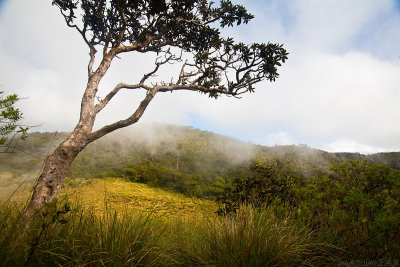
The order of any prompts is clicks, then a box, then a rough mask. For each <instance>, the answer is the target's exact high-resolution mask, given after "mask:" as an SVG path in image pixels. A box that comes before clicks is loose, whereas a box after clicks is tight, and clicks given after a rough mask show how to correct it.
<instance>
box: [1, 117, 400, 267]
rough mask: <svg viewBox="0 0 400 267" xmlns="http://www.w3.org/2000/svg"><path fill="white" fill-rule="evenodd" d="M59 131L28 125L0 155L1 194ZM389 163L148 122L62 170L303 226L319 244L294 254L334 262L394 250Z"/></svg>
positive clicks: (397, 246)
mask: <svg viewBox="0 0 400 267" xmlns="http://www.w3.org/2000/svg"><path fill="white" fill-rule="evenodd" d="M66 135H67V133H32V134H30V135H29V137H28V139H27V140H26V141H25V142H24V143H23V146H21V147H20V148H19V149H18V150H16V151H15V153H13V154H8V155H4V154H3V155H0V177H1V179H0V183H1V188H2V191H1V193H2V198H3V199H4V198H5V197H7V194H10V192H12V190H15V189H16V188H18V187H19V186H20V184H21V183H26V184H32V183H33V181H34V180H35V177H37V174H38V172H39V171H40V168H41V166H42V163H43V159H44V158H45V157H46V155H47V154H48V153H49V152H50V151H51V150H52V149H54V147H55V146H56V145H57V144H58V143H59V142H60V141H61V140H62V139H63V138H65V136H66ZM399 162H400V161H399V153H398V152H393V153H379V154H372V155H362V154H357V153H328V152H324V151H321V150H317V149H312V148H309V147H307V146H295V145H293V146H275V147H264V146H259V145H254V144H250V143H245V142H240V141H238V140H235V139H232V138H229V137H225V136H221V135H218V134H215V133H210V132H205V131H200V130H197V129H193V128H191V127H182V126H175V125H161V124H155V125H141V126H140V127H135V128H132V129H128V130H125V131H120V132H117V133H114V134H112V135H110V136H107V137H105V138H103V139H101V140H99V141H96V142H94V143H92V144H90V145H89V146H88V147H87V149H85V150H84V151H83V152H82V153H81V154H80V155H79V156H78V157H77V158H76V160H75V161H74V163H73V164H72V167H71V169H70V170H69V173H68V177H69V178H70V179H77V178H79V179H83V180H87V181H90V179H94V178H96V179H110V178H118V179H123V180H125V181H129V182H134V183H142V184H146V185H148V186H150V187H154V188H162V189H164V190H167V191H170V192H178V193H182V194H184V195H186V196H187V197H197V198H203V199H205V198H206V199H209V200H214V201H216V202H217V204H218V209H216V210H215V211H214V213H216V214H218V215H220V216H221V217H224V218H231V216H239V217H238V218H237V219H235V220H239V222H240V216H241V215H240V214H241V213H242V212H248V211H246V209H247V208H244V211H242V209H243V207H244V206H243V205H245V206H246V207H251V211H250V212H251V213H253V212H255V214H259V215H251V216H256V217H254V218H264V217H263V216H267V217H268V218H274V220H275V222H290V223H293V225H296V227H300V228H299V229H308V230H307V231H306V232H305V233H307V236H308V237H307V238H310V240H312V242H314V243H313V244H314V245H315V242H316V243H318V244H321V246H322V244H324V245H323V250H324V252H322V251H321V250H318V249H316V248H315V247H314V248H313V249H311V250H310V251H309V252H307V253H305V254H304V255H305V257H306V259H303V258H302V260H304V261H306V260H307V261H308V260H311V262H312V261H314V260H317V259H318V261H320V263H321V262H323V263H327V262H332V261H333V262H336V263H337V261H338V260H342V261H344V260H347V261H349V260H355V259H359V258H362V259H371V260H376V259H382V258H386V259H397V258H399V257H400V254H399V251H400V242H398V241H399V240H400V224H399V222H400V208H399V207H400V203H399V202H398V201H399V199H400V171H399V170H398V164H399ZM383 163H387V164H383ZM66 213H67V212H66ZM57 214H58V213H57ZM267 214H268V215H267ZM210 215H211V214H210ZM246 216H247V215H246ZM249 216H250V215H249ZM257 216H261V217H257ZM271 216H272V217H271ZM267 217H265V218H267ZM235 218H236V217H235ZM251 218H253V217H251ZM263 220H264V219H263ZM255 222H256V221H252V223H255ZM236 223H237V222H236V221H235V224H236ZM246 223H249V222H246ZM263 223H267V222H266V221H263ZM238 227H239V226H238ZM252 227H253V226H252ZM254 227H255V226H254ZM287 229H289V228H287ZM290 229H291V228H290ZM296 229H298V228H296ZM249 231H250V230H249ZM251 231H253V230H251ZM282 231H283V230H282ZM285 231H286V230H285ZM290 231H292V230H290ZM308 231H309V232H308ZM300 233H302V232H300ZM283 234H284V233H283ZM298 238H301V237H298ZM252 242H253V241H252ZM313 253H317V254H318V255H317V256H315V255H314V254H313ZM304 255H303V256H304ZM313 255H314V256H315V257H316V258H313V257H314V256H313ZM310 257H311V258H310ZM322 258H323V260H322Z"/></svg>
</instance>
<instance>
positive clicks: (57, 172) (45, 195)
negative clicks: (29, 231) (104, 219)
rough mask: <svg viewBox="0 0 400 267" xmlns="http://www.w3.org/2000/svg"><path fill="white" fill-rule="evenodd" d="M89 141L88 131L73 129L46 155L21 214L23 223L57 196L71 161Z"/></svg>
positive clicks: (27, 221)
mask: <svg viewBox="0 0 400 267" xmlns="http://www.w3.org/2000/svg"><path fill="white" fill-rule="evenodd" d="M77 128H78V127H77ZM90 142H91V141H90V140H89V139H88V133H85V132H83V131H82V130H81V131H79V130H77V129H75V130H74V131H73V132H72V133H71V134H70V135H69V136H68V137H67V138H66V139H65V140H64V141H63V142H62V143H61V144H60V145H59V146H58V147H57V148H56V149H55V150H54V151H53V153H52V154H50V155H49V156H48V157H47V159H46V161H45V166H44V169H43V172H42V173H41V175H40V176H39V179H38V181H37V184H36V186H35V188H34V191H33V195H32V198H31V200H30V203H29V205H28V206H27V208H26V210H25V212H24V214H23V215H22V221H23V222H24V223H29V221H30V220H31V219H32V217H33V216H34V215H35V212H39V211H41V210H42V209H43V208H46V206H47V205H48V204H50V203H51V202H52V200H53V199H54V198H55V197H57V196H58V194H59V192H60V190H61V186H62V184H63V182H64V179H65V175H66V173H67V171H68V169H69V168H70V166H71V164H72V161H73V160H74V159H75V158H76V156H77V155H78V154H79V152H81V151H82V150H83V149H84V148H85V147H86V146H87V145H88V144H89V143H90Z"/></svg>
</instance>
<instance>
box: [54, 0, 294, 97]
mask: <svg viewBox="0 0 400 267" xmlns="http://www.w3.org/2000/svg"><path fill="white" fill-rule="evenodd" d="M53 5H56V6H58V7H59V8H60V10H61V13H62V15H63V16H64V18H65V21H66V23H67V25H68V26H69V27H71V28H74V29H76V30H78V32H79V33H80V34H81V36H82V37H83V39H84V41H85V42H86V44H87V45H88V46H89V48H90V50H91V54H92V55H93V56H94V54H95V53H96V51H97V49H96V48H95V47H98V46H100V47H101V48H102V49H103V51H104V55H106V54H107V53H108V55H112V57H114V56H115V55H117V54H119V53H125V52H131V51H137V52H140V53H147V52H156V53H157V55H165V60H164V61H157V62H156V66H157V67H156V69H155V71H154V72H153V73H150V74H147V75H145V76H144V79H143V80H142V82H141V83H143V82H144V81H145V80H146V79H147V78H149V77H150V76H152V74H154V73H155V72H156V71H157V70H158V68H159V67H160V66H161V65H163V64H165V63H167V62H168V63H173V62H175V63H177V62H180V61H182V53H186V54H188V55H189V57H190V58H191V59H189V60H187V61H186V63H184V64H183V66H182V71H181V74H179V76H178V79H177V81H175V82H173V81H172V80H171V81H168V82H162V83H161V84H162V86H161V88H160V89H159V91H160V92H166V91H171V90H181V89H184V90H195V91H199V92H202V93H205V94H208V95H209V96H210V97H214V98H217V97H218V96H220V95H222V94H226V95H233V96H237V95H240V94H243V93H246V92H253V91H254V87H253V86H254V84H256V83H258V82H260V81H262V80H265V79H267V80H269V81H275V79H276V78H277V77H278V76H279V74H278V69H277V67H278V66H281V64H282V63H284V62H285V61H286V60H287V58H288V53H287V52H286V50H285V49H284V48H283V46H282V45H280V44H273V43H266V44H265V43H261V44H258V43H253V44H244V43H235V42H234V40H233V38H230V37H228V38H225V37H223V36H222V35H221V33H220V30H219V29H218V26H217V25H218V24H219V26H220V27H221V28H224V27H233V26H238V25H240V24H242V23H243V24H247V23H248V22H249V21H250V20H251V19H253V18H254V16H253V15H251V14H250V13H248V12H247V10H246V8H245V7H243V6H241V5H234V4H232V2H231V1H229V0H222V1H220V3H219V5H217V4H216V3H215V2H212V1H210V2H209V1H206V0H162V1H159V0H157V1H156V0H140V1H121V0H119V1H106V0H101V1H97V0H96V1H95V0H85V1H83V0H82V1H78V0H53ZM79 15H81V16H79ZM80 20H81V21H80ZM141 86H142V87H143V84H142V85H141ZM163 86H164V87H163ZM169 86H173V87H174V88H171V87H169Z"/></svg>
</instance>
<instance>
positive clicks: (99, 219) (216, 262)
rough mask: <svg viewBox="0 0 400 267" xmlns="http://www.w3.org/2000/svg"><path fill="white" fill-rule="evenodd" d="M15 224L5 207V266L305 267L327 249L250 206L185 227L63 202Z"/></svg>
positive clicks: (0, 216) (1, 256)
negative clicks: (25, 226)
mask: <svg viewBox="0 0 400 267" xmlns="http://www.w3.org/2000/svg"><path fill="white" fill-rule="evenodd" d="M105 204H107V202H105ZM106 207H107V205H106ZM17 220H18V212H17V209H16V207H12V206H3V208H2V209H1V213H0V222H1V225H2V228H1V229H0V231H1V235H0V236H1V237H2V238H1V240H0V260H1V262H2V264H3V265H5V266H56V265H62V266H82V265H90V266H104V265H106V266H249V265H250V266H282V265H285V266H299V265H302V266H304V265H311V264H321V263H325V262H326V260H327V259H326V256H327V255H328V252H327V250H329V249H330V248H329V246H326V245H324V244H319V243H316V242H315V241H314V240H313V238H312V235H311V231H309V230H307V229H305V228H298V227H297V226H296V225H294V224H293V223H292V222H291V221H290V222H288V221H285V220H280V219H278V218H274V217H272V216H270V214H268V213H265V212H261V213H260V212H257V211H255V210H252V209H250V208H248V207H244V208H242V209H241V212H239V213H238V214H237V215H234V216H229V217H224V218H216V219H213V220H211V219H205V218H203V219H200V220H197V221H190V222H188V221H185V220H179V219H175V220H169V221H168V220H167V221H166V220H161V219H160V218H158V217H154V216H152V215H151V214H146V213H139V212H132V211H128V210H114V209H112V208H106V209H104V210H103V211H102V212H98V211H95V210H94V209H90V208H82V207H79V206H75V205H71V204H70V203H69V202H66V201H65V200H64V201H61V202H60V203H56V202H53V203H52V205H51V207H50V209H49V210H48V212H46V213H44V214H38V216H36V217H35V220H34V221H33V223H32V226H31V228H29V229H28V230H26V231H21V229H17V226H16V225H17V224H16V222H17Z"/></svg>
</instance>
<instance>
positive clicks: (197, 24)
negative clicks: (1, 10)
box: [25, 0, 288, 218]
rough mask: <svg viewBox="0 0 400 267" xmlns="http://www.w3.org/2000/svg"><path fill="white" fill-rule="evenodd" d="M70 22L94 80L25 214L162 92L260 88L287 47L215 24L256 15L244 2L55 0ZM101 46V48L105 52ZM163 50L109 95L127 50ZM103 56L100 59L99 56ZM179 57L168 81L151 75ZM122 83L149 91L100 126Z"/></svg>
mask: <svg viewBox="0 0 400 267" xmlns="http://www.w3.org/2000/svg"><path fill="white" fill-rule="evenodd" d="M52 3H53V5H55V6H57V7H58V8H59V10H60V11H61V15H62V16H63V17H64V19H65V22H66V24H67V25H68V27H70V28H73V29H75V30H76V31H77V32H78V33H79V34H80V35H81V36H82V38H83V40H84V42H85V44H86V45H87V46H88V48H89V55H90V57H89V63H88V81H87V86H86V88H85V91H84V93H83V97H82V102H81V113H80V118H79V122H78V124H77V125H76V127H75V129H74V130H73V131H72V132H71V134H70V135H69V136H68V137H67V138H66V139H65V140H64V141H63V142H62V143H61V144H60V145H59V146H58V147H57V148H56V149H55V150H54V152H53V153H52V154H51V155H49V156H48V158H47V159H46V162H45V166H44V169H43V172H42V174H41V175H40V177H39V179H38V182H37V184H36V186H35V188H34V192H33V195H32V198H31V201H30V203H29V205H28V207H27V210H26V212H25V217H26V218H29V217H31V216H32V215H33V211H34V209H36V208H41V207H44V206H45V205H46V204H48V203H50V202H51V201H52V199H53V198H54V197H56V196H57V195H58V193H59V191H60V189H61V186H62V183H63V180H64V178H65V175H66V171H67V170H68V168H69V166H70V165H71V163H72V161H73V160H74V158H75V157H76V156H77V155H78V153H79V152H81V151H82V150H83V149H84V148H85V147H86V146H87V145H88V144H89V143H91V142H93V141H94V140H96V139H99V138H100V137H102V136H104V135H106V134H108V133H110V132H112V131H114V130H117V129H119V128H122V127H126V126H129V125H132V124H134V123H136V122H137V121H138V120H139V119H140V117H141V116H142V114H143V112H144V111H145V110H146V108H147V106H148V105H149V103H150V102H151V101H152V99H153V98H154V96H155V95H156V94H158V93H161V92H173V91H178V90H190V91H197V92H200V93H204V94H208V95H209V96H210V97H213V98H218V97H219V96H221V95H228V96H233V97H239V96H240V95H242V94H244V93H246V92H253V91H254V84H256V83H258V82H260V81H262V80H265V79H267V80H269V81H274V80H275V78H277V77H278V72H277V66H280V65H281V63H283V62H285V60H286V59H287V55H288V53H287V52H286V50H285V49H284V48H283V46H282V45H280V44H272V43H267V44H264V43H262V44H258V43H254V44H251V45H246V44H244V43H235V42H234V40H233V39H232V38H224V37H222V35H221V33H220V31H219V30H218V28H217V26H216V25H218V24H219V25H220V27H222V28H223V27H232V26H235V25H236V26H237V25H240V24H242V23H244V24H247V23H248V22H249V21H250V20H251V19H252V18H253V15H251V14H249V13H248V12H247V10H246V9H245V8H244V7H243V6H240V5H234V4H232V3H231V1H227V0H221V1H220V4H219V6H218V7H216V6H215V4H214V3H213V2H208V1H207V0H53V2H52ZM99 50H100V53H99V54H98V52H99ZM129 52H131V53H134V52H136V53H151V54H154V55H157V59H156V60H155V62H154V63H155V66H154V69H153V70H152V71H150V72H148V73H145V74H144V75H143V77H142V78H141V80H140V81H138V83H136V84H126V83H123V82H120V83H118V84H117V85H116V86H115V87H114V88H113V89H112V90H110V91H109V93H108V94H107V95H106V96H105V97H104V98H99V96H98V92H97V90H98V86H99V84H100V82H101V80H102V78H103V77H104V75H105V74H106V72H107V71H108V70H109V68H110V65H111V62H112V61H113V60H114V59H115V58H116V57H117V56H118V55H120V54H124V53H129ZM97 56H100V61H99V63H98V64H95V62H97V61H95V59H96V57H97ZM171 63H177V64H180V71H178V72H177V73H176V77H175V78H174V79H172V80H169V81H157V82H156V83H150V82H149V80H151V78H152V77H153V76H154V75H155V74H156V73H157V72H158V71H159V69H160V68H162V67H163V66H164V65H165V64H171ZM122 89H129V90H139V89H142V90H145V91H146V96H145V97H144V99H143V100H142V101H141V103H140V104H139V105H138V107H137V108H136V110H135V112H134V113H133V114H132V115H131V116H129V117H128V118H126V119H124V120H120V121H116V122H115V123H112V124H109V125H106V126H104V127H102V128H101V129H99V130H96V131H93V125H94V122H95V119H96V115H97V114H98V113H99V112H100V111H101V110H103V108H104V107H105V106H106V105H107V104H108V103H109V102H110V100H111V99H112V98H113V97H114V96H115V95H116V94H117V93H118V92H119V91H120V90H122Z"/></svg>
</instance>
